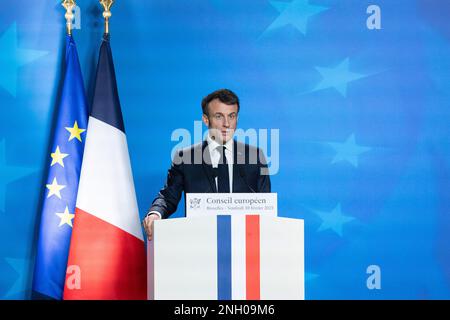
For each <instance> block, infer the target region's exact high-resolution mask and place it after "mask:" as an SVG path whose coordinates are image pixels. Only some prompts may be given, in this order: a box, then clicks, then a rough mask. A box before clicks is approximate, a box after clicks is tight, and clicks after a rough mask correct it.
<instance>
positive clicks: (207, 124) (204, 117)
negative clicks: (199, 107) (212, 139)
mask: <svg viewBox="0 0 450 320" xmlns="http://www.w3.org/2000/svg"><path fill="white" fill-rule="evenodd" d="M202 120H203V123H204V124H205V125H206V126H207V127H208V128H209V119H208V116H207V115H206V114H203V115H202Z"/></svg>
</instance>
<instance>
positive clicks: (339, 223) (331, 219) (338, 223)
mask: <svg viewBox="0 0 450 320" xmlns="http://www.w3.org/2000/svg"><path fill="white" fill-rule="evenodd" d="M315 212H316V214H317V215H318V216H319V217H320V219H322V224H321V225H320V227H319V229H317V231H324V230H328V229H331V230H333V231H334V232H336V233H337V234H338V235H339V236H341V237H342V227H343V225H344V224H346V223H347V222H350V221H352V220H354V219H355V218H354V217H350V216H344V215H343V214H342V212H341V204H338V205H337V206H336V208H334V209H333V211H331V212H323V211H315Z"/></svg>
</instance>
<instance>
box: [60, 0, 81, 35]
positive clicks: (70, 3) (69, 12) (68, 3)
mask: <svg viewBox="0 0 450 320" xmlns="http://www.w3.org/2000/svg"><path fill="white" fill-rule="evenodd" d="M61 5H62V6H63V7H64V8H65V9H66V14H65V15H64V17H65V18H66V27H67V34H68V35H69V36H71V35H72V21H73V17H74V14H73V8H75V7H76V5H77V4H76V3H75V0H64V1H63V2H62V3H61Z"/></svg>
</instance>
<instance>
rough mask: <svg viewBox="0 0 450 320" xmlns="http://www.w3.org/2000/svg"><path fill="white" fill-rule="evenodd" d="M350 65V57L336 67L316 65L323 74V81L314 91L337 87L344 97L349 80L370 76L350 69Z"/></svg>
mask: <svg viewBox="0 0 450 320" xmlns="http://www.w3.org/2000/svg"><path fill="white" fill-rule="evenodd" d="M348 65H349V58H346V59H345V60H344V61H342V62H341V63H339V64H338V65H337V66H335V67H334V68H323V67H316V69H317V71H319V73H320V74H321V76H322V81H321V82H320V83H319V84H318V85H317V86H316V87H315V88H314V89H313V90H312V91H317V90H322V89H327V88H335V89H336V90H337V91H338V92H339V93H340V94H341V95H342V96H343V97H346V96H347V86H348V83H349V82H351V81H355V80H358V79H361V78H364V77H367V76H368V75H366V74H360V73H355V72H351V71H349V66H348Z"/></svg>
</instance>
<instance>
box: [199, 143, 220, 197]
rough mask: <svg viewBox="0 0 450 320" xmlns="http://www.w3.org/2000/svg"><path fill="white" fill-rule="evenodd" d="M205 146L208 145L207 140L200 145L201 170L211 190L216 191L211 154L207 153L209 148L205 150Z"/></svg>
mask: <svg viewBox="0 0 450 320" xmlns="http://www.w3.org/2000/svg"><path fill="white" fill-rule="evenodd" d="M207 146H208V142H207V141H206V140H205V141H203V145H202V166H203V171H204V172H205V175H206V178H207V179H208V182H209V184H210V186H211V189H212V190H213V192H217V188H216V181H215V179H214V175H213V167H212V165H211V156H210V154H209V150H205V149H206V148H207Z"/></svg>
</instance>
